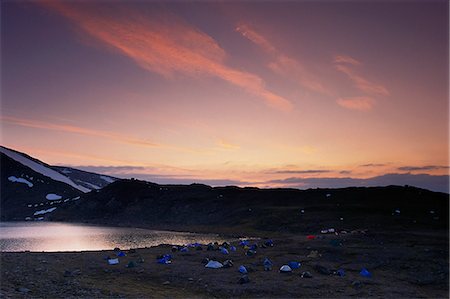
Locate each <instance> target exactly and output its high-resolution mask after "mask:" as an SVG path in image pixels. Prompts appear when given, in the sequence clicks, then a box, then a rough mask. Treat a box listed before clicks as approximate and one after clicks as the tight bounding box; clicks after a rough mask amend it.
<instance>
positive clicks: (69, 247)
mask: <svg viewBox="0 0 450 299" xmlns="http://www.w3.org/2000/svg"><path fill="white" fill-rule="evenodd" d="M215 241H217V242H223V241H225V240H224V239H222V238H220V237H219V236H218V235H214V234H196V233H184V232H170V231H157V230H149V229H140V228H128V227H127V228H124V227H107V226H94V225H85V224H68V223H61V222H1V223H0V251H26V250H29V251H50V252H52V251H87V250H105V249H108V250H111V249H114V248H115V247H119V248H121V249H129V248H138V247H151V246H157V245H160V244H174V245H183V244H189V243H194V242H199V243H209V242H215Z"/></svg>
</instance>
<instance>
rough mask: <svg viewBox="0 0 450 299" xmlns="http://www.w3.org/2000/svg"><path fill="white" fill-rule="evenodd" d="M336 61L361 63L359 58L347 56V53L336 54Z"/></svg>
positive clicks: (353, 63)
mask: <svg viewBox="0 0 450 299" xmlns="http://www.w3.org/2000/svg"><path fill="white" fill-rule="evenodd" d="M334 63H348V64H351V65H361V62H359V61H358V60H356V59H354V58H352V57H350V56H346V55H336V56H334Z"/></svg>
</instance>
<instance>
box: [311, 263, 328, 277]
mask: <svg viewBox="0 0 450 299" xmlns="http://www.w3.org/2000/svg"><path fill="white" fill-rule="evenodd" d="M314 268H315V269H316V271H317V272H319V273H320V274H323V275H331V270H330V269H328V268H327V267H324V266H322V265H316V266H315V267H314Z"/></svg>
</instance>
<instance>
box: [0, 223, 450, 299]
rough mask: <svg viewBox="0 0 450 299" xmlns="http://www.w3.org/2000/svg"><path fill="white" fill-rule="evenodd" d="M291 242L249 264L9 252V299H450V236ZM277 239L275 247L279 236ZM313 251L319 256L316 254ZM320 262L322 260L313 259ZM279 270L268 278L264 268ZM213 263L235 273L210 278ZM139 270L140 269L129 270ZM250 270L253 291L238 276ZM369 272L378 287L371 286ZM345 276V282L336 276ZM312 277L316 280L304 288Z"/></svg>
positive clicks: (248, 259)
mask: <svg viewBox="0 0 450 299" xmlns="http://www.w3.org/2000/svg"><path fill="white" fill-rule="evenodd" d="M316 235H317V236H318V238H316V239H314V240H309V239H308V238H307V237H306V235H301V234H288V235H284V236H283V237H281V236H280V235H278V237H277V238H273V241H274V246H273V247H270V246H269V247H267V248H262V247H261V245H262V244H263V243H264V240H265V239H264V238H262V239H259V240H254V241H251V243H250V245H251V244H253V243H255V242H256V243H258V249H257V250H256V255H254V256H247V255H246V252H247V249H245V248H243V247H242V246H239V245H238V241H236V242H234V243H233V244H232V245H235V246H236V247H237V250H236V252H233V251H230V253H229V254H228V255H226V254H223V253H221V252H220V251H218V250H216V251H208V250H206V249H207V247H206V246H203V247H202V250H196V249H194V248H190V249H189V251H188V252H180V251H176V252H172V246H169V245H161V246H158V247H154V248H139V249H136V250H127V251H125V253H126V256H125V257H119V260H120V263H119V264H118V265H108V263H107V261H106V260H105V257H107V256H110V257H115V256H116V253H117V251H116V252H115V251H113V249H111V250H110V251H99V252H81V253H80V252H73V253H72V252H71V253H37V252H3V253H2V256H1V258H2V260H1V295H0V297H1V298H80V297H82V298H104V297H109V298H178V297H183V298H210V297H221V298H229V297H235V298H239V297H245V298H253V297H258V298H260V297H269V298H275V297H283V298H287V297H290V298H299V297H308V298H309V297H369V296H375V297H383V298H385V297H395V298H416V297H427V298H448V296H449V293H448V292H449V282H448V279H449V260H448V253H449V251H448V245H449V244H448V230H415V231H412V230H411V231H405V230H401V231H388V230H384V231H381V230H380V231H371V230H367V231H364V230H361V231H353V232H352V233H351V232H348V233H347V234H338V235H335V234H320V233H318V234H316ZM269 237H273V235H272V236H269ZM313 251H317V254H314V252H313ZM311 253H312V254H311ZM162 254H171V255H172V263H171V264H166V265H165V264H158V263H157V259H156V258H157V257H158V256H159V255H162ZM266 257H268V258H269V259H270V260H271V261H272V262H273V269H272V271H264V266H263V260H264V259H265V258H266ZM205 258H209V259H213V260H217V261H220V262H223V261H225V260H228V259H229V260H232V261H233V266H232V267H231V268H222V269H207V268H205V264H204V263H205ZM130 261H134V262H136V267H131V268H127V267H126V266H127V264H128V263H129V262H130ZM289 261H298V262H300V263H301V266H300V268H299V269H294V270H293V272H292V273H288V274H284V273H279V271H278V270H279V268H280V267H281V266H282V265H284V264H287V263H288V262H289ZM240 265H245V266H246V267H247V269H248V270H249V273H248V278H249V282H248V283H244V284H240V283H239V282H238V281H239V279H240V278H241V277H242V276H243V275H242V274H240V273H239V272H238V267H239V266H240ZM362 268H366V269H367V270H368V271H369V272H370V273H371V274H372V277H371V278H366V277H362V276H361V275H360V271H361V269H362ZM338 269H343V270H344V271H345V276H343V277H341V276H338V275H335V274H333V272H334V271H336V270H338ZM305 271H308V272H310V274H311V275H312V277H311V278H303V277H301V276H300V274H301V273H303V272H305Z"/></svg>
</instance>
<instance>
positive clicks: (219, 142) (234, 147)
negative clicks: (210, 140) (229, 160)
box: [216, 139, 241, 150]
mask: <svg viewBox="0 0 450 299" xmlns="http://www.w3.org/2000/svg"><path fill="white" fill-rule="evenodd" d="M216 144H217V145H218V146H219V147H220V148H221V149H225V150H238V149H240V148H241V147H240V146H239V145H237V144H233V143H231V142H228V141H226V140H224V139H219V140H217V143H216Z"/></svg>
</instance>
